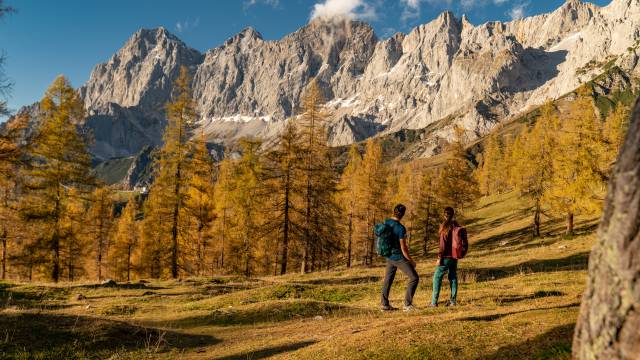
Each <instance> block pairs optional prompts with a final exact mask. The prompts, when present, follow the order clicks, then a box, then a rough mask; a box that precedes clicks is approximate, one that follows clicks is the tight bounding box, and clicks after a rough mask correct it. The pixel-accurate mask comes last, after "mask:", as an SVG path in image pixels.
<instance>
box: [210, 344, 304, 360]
mask: <svg viewBox="0 0 640 360" xmlns="http://www.w3.org/2000/svg"><path fill="white" fill-rule="evenodd" d="M316 342H317V341H313V340H309V341H300V342H296V343H292V344H285V345H279V346H274V347H269V348H264V349H260V350H256V351H252V352H245V353H241V354H236V355H228V356H223V357H216V358H214V359H217V360H246V359H252V360H259V359H266V358H269V357H271V356H274V355H278V354H284V353H286V352H289V351H295V350H298V349H302V348H304V347H307V346H309V345H313V344H315V343H316Z"/></svg>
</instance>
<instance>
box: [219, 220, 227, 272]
mask: <svg viewBox="0 0 640 360" xmlns="http://www.w3.org/2000/svg"><path fill="white" fill-rule="evenodd" d="M226 231H227V209H223V210H222V241H221V244H220V268H223V267H224V235H225V234H226Z"/></svg>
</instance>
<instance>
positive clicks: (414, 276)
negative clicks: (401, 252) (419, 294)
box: [381, 259, 420, 306]
mask: <svg viewBox="0 0 640 360" xmlns="http://www.w3.org/2000/svg"><path fill="white" fill-rule="evenodd" d="M397 269H400V271H402V272H403V273H404V274H405V275H407V277H408V278H409V281H408V282H407V291H406V292H405V294H404V306H409V305H411V304H413V294H415V293H416V289H417V288H418V281H420V277H418V273H417V272H416V269H414V268H413V266H411V264H410V263H409V261H407V259H402V260H389V259H387V269H386V272H385V274H384V283H382V299H381V302H382V306H387V305H389V291H390V290H391V285H393V279H394V278H395V277H396V270H397Z"/></svg>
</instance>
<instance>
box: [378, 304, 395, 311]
mask: <svg viewBox="0 0 640 360" xmlns="http://www.w3.org/2000/svg"><path fill="white" fill-rule="evenodd" d="M380 310H382V311H396V310H398V308H395V307H393V306H391V305H380Z"/></svg>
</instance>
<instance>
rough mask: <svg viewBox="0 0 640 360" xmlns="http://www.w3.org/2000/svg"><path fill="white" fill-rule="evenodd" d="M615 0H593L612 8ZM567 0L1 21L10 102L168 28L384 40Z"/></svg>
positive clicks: (189, 1)
mask: <svg viewBox="0 0 640 360" xmlns="http://www.w3.org/2000/svg"><path fill="white" fill-rule="evenodd" d="M610 1H611V0H593V1H591V2H594V3H596V4H598V5H606V4H608V3H609V2H610ZM563 2H564V0H181V1H175V0H109V1H107V0H57V1H50V0H5V3H6V5H10V6H13V7H15V8H16V9H17V10H18V12H17V13H16V14H12V15H9V16H8V17H6V18H4V19H2V20H0V49H1V50H2V51H4V53H5V54H6V56H7V64H6V66H5V72H6V74H7V75H8V76H9V77H10V79H11V80H12V81H13V82H14V84H15V85H14V89H13V93H12V96H11V97H10V98H9V105H10V107H11V108H12V109H17V108H19V107H20V106H22V105H26V104H30V103H32V102H34V101H36V100H38V99H40V98H41V97H42V94H43V93H44V91H45V89H46V88H47V86H48V85H49V84H50V83H51V82H52V81H53V79H54V78H55V76H56V75H58V74H64V75H66V76H67V77H68V78H69V79H70V80H71V82H72V84H73V85H74V86H80V85H82V84H83V83H84V82H85V81H86V80H87V79H88V78H89V74H90V72H91V69H92V68H93V67H94V65H96V64H98V63H100V62H105V61H106V60H108V59H109V57H110V56H111V55H112V54H113V53H114V52H116V51H117V50H118V49H119V48H120V47H121V46H122V45H123V44H124V42H125V41H126V40H127V39H128V38H129V37H130V36H131V35H132V34H133V33H134V32H135V31H136V30H138V29H140V28H143V27H144V28H154V27H159V26H164V27H165V28H167V29H168V30H169V31H170V32H172V33H174V34H176V35H177V36H178V37H180V38H181V39H182V40H183V41H184V42H185V43H187V44H188V45H189V46H191V47H194V48H196V49H198V50H200V51H204V50H207V49H209V48H212V47H216V46H218V45H220V44H221V43H223V42H224V40H226V39H227V38H229V37H231V36H233V35H234V34H236V33H237V32H239V31H240V30H242V29H243V28H245V27H247V26H252V27H254V28H255V29H257V30H258V31H260V32H261V33H262V35H263V37H264V38H265V39H279V38H281V37H282V36H284V35H286V34H287V33H290V32H292V31H295V30H296V29H298V28H300V27H301V26H303V25H305V24H306V23H308V21H309V19H310V18H311V17H313V16H331V15H335V14H346V15H348V16H352V17H356V18H359V19H362V20H365V21H367V22H369V23H370V24H371V25H372V26H373V27H374V28H375V30H376V33H377V34H378V36H379V37H388V36H389V35H391V34H393V33H394V32H396V31H403V32H407V31H408V30H410V29H411V28H412V27H414V26H415V25H418V24H421V23H426V22H429V21H430V20H432V19H433V18H435V17H436V16H437V15H438V14H439V13H441V12H442V11H444V10H452V11H453V12H454V13H455V14H456V15H457V16H460V15H462V14H467V16H468V17H469V19H470V20H471V22H472V23H474V24H480V23H483V22H486V21H493V20H502V21H506V20H510V19H512V18H513V17H521V16H529V15H534V14H539V13H543V12H549V11H552V10H554V9H555V8H557V7H559V6H560V5H562V3H563Z"/></svg>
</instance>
